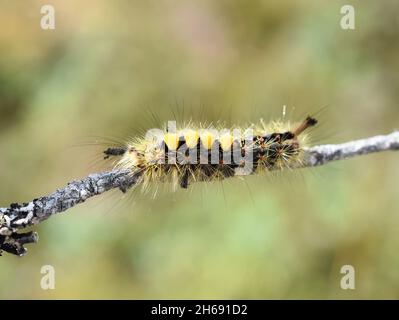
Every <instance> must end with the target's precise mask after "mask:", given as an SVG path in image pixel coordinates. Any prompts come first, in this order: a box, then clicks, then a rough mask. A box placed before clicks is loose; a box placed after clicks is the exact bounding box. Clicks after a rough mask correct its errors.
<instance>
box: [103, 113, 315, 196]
mask: <svg viewBox="0 0 399 320" xmlns="http://www.w3.org/2000/svg"><path fill="white" fill-rule="evenodd" d="M316 124H317V120H316V119H315V118H313V117H310V116H308V117H307V118H306V119H305V120H303V121H302V122H301V123H299V124H297V125H295V126H293V128H294V129H291V124H290V123H289V122H287V123H284V122H282V121H273V122H271V123H269V124H265V123H264V122H263V120H261V121H260V122H259V124H257V125H254V124H253V125H251V126H249V127H248V128H247V129H246V130H243V129H241V128H238V129H233V130H231V129H230V130H227V129H221V128H215V127H213V126H212V125H199V126H193V125H192V124H191V123H189V124H188V125H186V126H184V127H182V128H176V125H175V123H174V122H169V123H168V126H167V127H166V128H165V129H163V130H159V129H152V130H149V131H147V134H146V136H145V137H138V138H135V139H132V140H131V141H128V142H127V143H126V144H125V145H124V146H120V147H115V148H108V149H107V150H105V151H104V154H105V158H108V157H110V156H120V157H121V158H120V160H119V161H117V163H116V165H115V167H116V168H119V169H124V170H129V171H130V172H131V173H132V174H133V175H138V176H140V179H141V182H142V184H143V185H144V188H146V187H147V186H148V185H149V184H151V183H154V182H155V183H157V182H171V183H172V185H173V186H174V189H175V188H176V187H177V186H178V185H180V186H181V187H182V188H188V186H189V185H190V184H191V183H192V182H196V181H213V180H221V179H224V178H226V177H231V176H235V175H248V174H252V173H254V172H257V171H271V170H281V169H284V168H292V167H295V166H298V165H300V164H301V161H302V159H303V154H304V153H303V148H304V147H306V145H307V141H308V135H307V134H306V133H304V131H305V130H306V129H307V128H309V127H313V126H315V125H316Z"/></svg>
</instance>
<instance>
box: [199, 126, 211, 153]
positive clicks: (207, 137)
mask: <svg viewBox="0 0 399 320" xmlns="http://www.w3.org/2000/svg"><path fill="white" fill-rule="evenodd" d="M200 139H201V143H202V145H203V146H204V148H205V149H207V150H209V149H211V148H212V146H213V143H214V142H215V136H214V135H213V133H212V132H210V131H209V130H205V131H203V132H202V133H201V134H200Z"/></svg>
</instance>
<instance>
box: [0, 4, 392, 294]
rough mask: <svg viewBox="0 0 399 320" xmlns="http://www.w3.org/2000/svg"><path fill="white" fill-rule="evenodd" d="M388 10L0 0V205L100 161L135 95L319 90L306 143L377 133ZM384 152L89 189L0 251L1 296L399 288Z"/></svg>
mask: <svg viewBox="0 0 399 320" xmlns="http://www.w3.org/2000/svg"><path fill="white" fill-rule="evenodd" d="M44 4H52V5H53V6H54V7H55V13H56V29H55V30H42V29H41V28H40V18H41V14H40V7H41V6H42V5H44ZM344 4H352V5H353V6H354V7H355V10H356V11H355V12H356V29H355V30H350V31H345V30H342V29H341V27H340V19H341V17H342V15H341V14H340V8H341V6H342V5H344ZM398 14H399V3H398V1H396V0H382V1H372V0H368V1H328V2H327V1H324V2H321V1H316V0H314V1H281V0H279V1H246V0H241V1H227V0H222V1H211V0H206V1H162V0H158V1H127V0H126V1H121V0H116V1H105V0H104V1H100V0H99V1H77V0H74V1H72V0H68V1H55V0H52V1H11V0H10V1H7V0H0V115H1V116H0V150H1V151H0V152H1V156H0V181H1V183H0V206H8V205H9V204H10V203H11V202H22V201H27V200H31V199H33V198H36V197H38V196H41V195H45V194H48V193H50V192H52V191H54V190H55V189H56V188H58V187H62V186H64V185H65V184H66V183H67V182H68V181H70V180H72V179H78V178H81V177H84V176H86V175H87V174H89V173H91V172H97V171H101V170H106V169H108V168H110V167H111V166H110V163H107V164H102V160H101V158H102V157H101V151H102V149H103V147H104V146H103V145H102V143H103V142H107V141H110V140H112V139H114V137H116V138H121V137H122V138H123V137H126V136H128V135H132V134H134V133H135V132H136V131H137V129H145V128H146V127H148V126H151V120H148V119H149V118H151V116H149V110H152V112H153V113H154V114H155V115H156V117H157V118H159V120H160V121H164V120H171V119H172V118H173V117H172V114H173V112H174V113H176V112H177V113H178V114H181V113H182V112H183V111H182V110H183V109H184V110H185V111H184V112H185V113H186V115H185V117H187V115H188V116H192V117H193V118H194V119H196V117H201V119H208V120H212V121H215V120H219V119H221V120H226V121H229V122H231V123H244V122H247V121H256V120H257V119H259V117H264V118H265V119H268V118H269V117H276V116H280V114H281V108H282V106H283V105H287V107H288V115H289V116H290V117H291V116H292V118H293V119H295V120H298V117H297V115H304V114H306V113H308V112H311V111H314V110H318V109H321V108H322V107H324V106H327V108H326V109H325V110H324V112H323V114H322V121H321V125H320V126H319V128H318V129H317V130H315V135H316V136H315V141H316V142H317V143H326V142H342V141H346V140H352V139H356V138H361V137H366V136H371V135H376V134H383V133H389V132H391V131H393V130H394V129H395V128H396V129H397V128H398V127H399V126H398V117H399V108H398V104H397V101H398V100H399V73H398V70H399V58H398V57H399V50H398V49H399V42H398V36H399V18H398V17H399V15H398ZM398 157H399V154H394V153H383V154H376V155H369V156H366V157H358V158H355V159H352V160H348V161H344V162H339V163H333V164H330V165H327V166H325V167H320V168H314V169H309V170H300V171H298V172H294V173H290V172H285V173H282V174H280V175H277V176H273V177H267V176H264V175H263V176H252V177H248V178H246V179H245V181H242V180H240V179H229V180H228V181H225V182H223V183H222V184H221V183H215V184H196V185H193V186H192V188H190V189H189V190H187V191H186V190H179V191H177V192H175V193H172V192H171V191H168V190H161V191H160V192H159V193H158V196H157V198H156V199H152V198H151V196H150V195H143V194H141V193H140V192H130V193H128V194H126V195H123V194H122V193H120V192H118V191H115V192H111V193H109V194H105V195H102V196H100V197H97V198H93V199H90V200H89V201H87V202H86V203H85V204H83V205H80V206H77V207H75V208H73V209H71V210H69V211H67V212H66V213H63V214H60V215H57V216H55V217H52V218H51V219H50V220H48V221H46V222H45V223H43V224H41V225H40V226H37V227H36V229H37V231H38V232H39V235H40V242H39V243H38V244H36V245H30V246H29V253H28V255H27V256H25V257H23V258H17V257H14V256H11V255H4V256H3V257H1V258H0V298H3V299H5V298H23V299H25V298H39V299H40V298H188V299H189V298H255V299H265V298H322V299H325V298H338V299H346V298H361V299H363V298H399V272H398V271H399V255H398V251H399V232H398V226H399V202H398V191H397V190H398V180H399V166H398V159H399V158H398ZM48 264H50V265H52V266H54V268H55V271H56V289H55V290H47V291H45V290H42V289H41V287H40V280H41V277H42V275H41V274H40V269H41V266H43V265H48ZM346 264H350V265H353V266H354V267H355V270H356V289H355V290H342V289H341V288H340V280H341V277H342V276H343V275H342V274H340V268H341V266H342V265H346Z"/></svg>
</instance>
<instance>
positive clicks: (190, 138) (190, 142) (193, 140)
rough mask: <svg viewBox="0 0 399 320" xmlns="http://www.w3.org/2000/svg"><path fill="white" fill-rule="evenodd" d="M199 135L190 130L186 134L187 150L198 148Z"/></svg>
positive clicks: (195, 131)
mask: <svg viewBox="0 0 399 320" xmlns="http://www.w3.org/2000/svg"><path fill="white" fill-rule="evenodd" d="M198 139H199V134H198V131H197V130H192V129H188V130H186V132H185V133H184V140H185V142H186V146H187V148H190V149H192V148H195V147H196V146H197V143H198Z"/></svg>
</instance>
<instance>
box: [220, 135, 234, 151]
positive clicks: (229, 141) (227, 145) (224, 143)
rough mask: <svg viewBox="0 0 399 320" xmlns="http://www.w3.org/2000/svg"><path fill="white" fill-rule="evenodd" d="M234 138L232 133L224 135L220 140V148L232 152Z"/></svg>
mask: <svg viewBox="0 0 399 320" xmlns="http://www.w3.org/2000/svg"><path fill="white" fill-rule="evenodd" d="M233 141H234V138H233V136H232V135H231V134H230V133H224V134H222V135H221V136H220V138H219V143H220V147H221V148H222V150H223V151H229V150H231V147H232V145H233Z"/></svg>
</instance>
